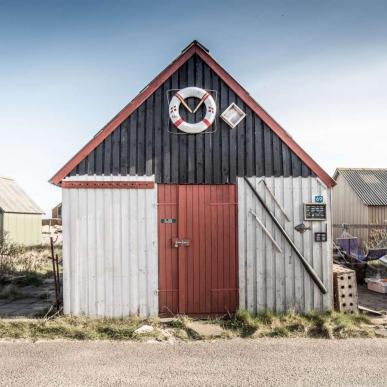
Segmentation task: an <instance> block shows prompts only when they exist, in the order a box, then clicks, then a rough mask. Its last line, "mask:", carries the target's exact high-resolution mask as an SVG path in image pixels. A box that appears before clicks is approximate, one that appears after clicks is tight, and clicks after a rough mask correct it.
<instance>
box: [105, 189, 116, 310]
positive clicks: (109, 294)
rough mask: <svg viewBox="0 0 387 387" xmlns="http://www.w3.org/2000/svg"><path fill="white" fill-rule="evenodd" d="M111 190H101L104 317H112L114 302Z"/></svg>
mask: <svg viewBox="0 0 387 387" xmlns="http://www.w3.org/2000/svg"><path fill="white" fill-rule="evenodd" d="M112 199H113V198H112V190H110V189H104V190H103V201H104V233H103V240H104V256H103V259H104V263H105V273H104V276H105V308H104V309H105V311H104V314H105V316H109V317H112V316H113V301H114V292H113V283H114V281H113V269H114V268H113V245H112V239H113V236H112V232H113V230H112V223H113V214H112V204H113V200H112Z"/></svg>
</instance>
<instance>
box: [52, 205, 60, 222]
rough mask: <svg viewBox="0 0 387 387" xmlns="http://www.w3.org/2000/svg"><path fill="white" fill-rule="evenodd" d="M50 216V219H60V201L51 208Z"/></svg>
mask: <svg viewBox="0 0 387 387" xmlns="http://www.w3.org/2000/svg"><path fill="white" fill-rule="evenodd" d="M51 218H52V219H62V203H59V204H57V205H56V206H55V207H54V208H53V209H52V210H51Z"/></svg>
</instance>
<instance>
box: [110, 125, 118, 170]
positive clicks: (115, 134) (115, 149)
mask: <svg viewBox="0 0 387 387" xmlns="http://www.w3.org/2000/svg"><path fill="white" fill-rule="evenodd" d="M110 136H111V137H112V174H113V175H115V176H117V175H118V174H119V173H120V137H121V129H120V127H118V128H117V129H116V130H115V131H114V132H113V133H112V134H111V135H110Z"/></svg>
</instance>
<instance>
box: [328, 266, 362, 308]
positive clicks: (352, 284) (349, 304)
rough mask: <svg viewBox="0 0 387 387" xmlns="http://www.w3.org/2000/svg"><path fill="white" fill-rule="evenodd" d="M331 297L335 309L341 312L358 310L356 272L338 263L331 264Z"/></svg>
mask: <svg viewBox="0 0 387 387" xmlns="http://www.w3.org/2000/svg"><path fill="white" fill-rule="evenodd" d="M333 297H334V306H335V309H336V310H337V311H339V312H343V313H349V314H353V313H357V312H358V295H357V283H356V273H355V271H354V270H350V269H347V268H346V267H343V266H340V265H336V264H334V265H333Z"/></svg>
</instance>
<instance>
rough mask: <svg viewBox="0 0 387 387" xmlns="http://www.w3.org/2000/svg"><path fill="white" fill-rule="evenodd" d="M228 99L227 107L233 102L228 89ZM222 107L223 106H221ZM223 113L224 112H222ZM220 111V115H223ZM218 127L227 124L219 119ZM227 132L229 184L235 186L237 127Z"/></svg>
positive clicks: (233, 97) (233, 95) (233, 99)
mask: <svg viewBox="0 0 387 387" xmlns="http://www.w3.org/2000/svg"><path fill="white" fill-rule="evenodd" d="M227 91H228V98H227V103H226V104H227V106H226V107H228V106H229V105H230V104H231V103H232V102H234V101H235V93H234V92H233V91H232V90H231V89H228V90H227ZM222 106H223V105H222ZM223 111H224V110H223ZM223 111H222V113H223ZM219 123H220V125H223V127H225V126H226V125H227V124H226V123H225V122H223V120H222V119H219ZM228 130H229V141H230V143H229V158H230V176H229V179H230V183H233V184H235V183H236V182H237V155H238V149H237V132H238V127H236V128H234V129H231V128H230V127H228Z"/></svg>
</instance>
